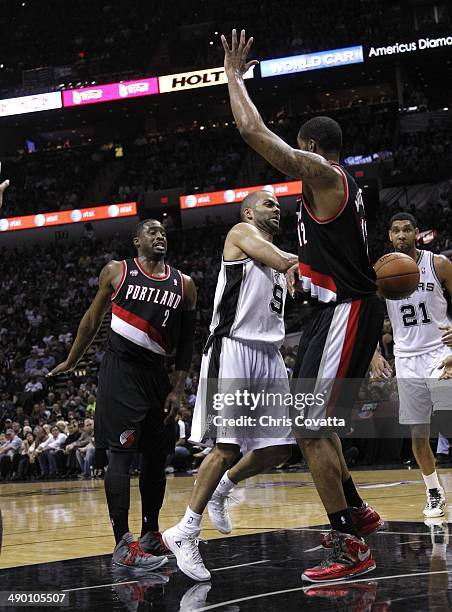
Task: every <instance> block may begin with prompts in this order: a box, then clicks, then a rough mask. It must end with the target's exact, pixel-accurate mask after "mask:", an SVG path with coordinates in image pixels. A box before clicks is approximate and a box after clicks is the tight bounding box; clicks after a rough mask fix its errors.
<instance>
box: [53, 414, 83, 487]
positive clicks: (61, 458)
mask: <svg viewBox="0 0 452 612" xmlns="http://www.w3.org/2000/svg"><path fill="white" fill-rule="evenodd" d="M67 429H68V436H67V438H66V440H65V441H64V442H63V444H62V445H61V448H60V449H58V450H57V451H56V452H55V462H56V466H57V473H59V474H62V475H63V476H64V477H66V478H73V477H74V476H76V475H77V473H78V461H77V456H76V452H77V450H76V449H75V448H74V447H72V446H71V445H72V443H73V442H76V441H77V440H78V439H79V438H80V436H81V434H82V432H81V431H80V428H79V424H78V421H76V420H73V421H71V422H70V423H69V424H68V426H67Z"/></svg>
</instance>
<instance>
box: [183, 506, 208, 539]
mask: <svg viewBox="0 0 452 612" xmlns="http://www.w3.org/2000/svg"><path fill="white" fill-rule="evenodd" d="M201 519H202V514H197V513H196V512H193V510H192V509H191V508H190V506H187V509H186V511H185V514H184V518H183V519H182V520H181V521H180V522H179V527H180V529H182V531H185V532H186V533H194V532H198V531H199V529H200V525H201Z"/></svg>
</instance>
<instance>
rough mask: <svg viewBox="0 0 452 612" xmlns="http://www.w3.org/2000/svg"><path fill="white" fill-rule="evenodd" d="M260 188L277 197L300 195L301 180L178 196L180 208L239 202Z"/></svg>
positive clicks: (186, 208)
mask: <svg viewBox="0 0 452 612" xmlns="http://www.w3.org/2000/svg"><path fill="white" fill-rule="evenodd" d="M262 190H264V191H270V192H271V193H274V194H275V195H276V196H278V197H284V196H289V195H300V193H301V181H290V182H288V183H273V184H272V185H256V186H254V187H237V188H235V189H226V190H223V191H211V192H208V193H197V194H196V195H194V194H190V195H184V196H180V198H179V202H180V207H181V209H182V210H188V209H190V208H202V207H203V206H218V205H219V204H234V203H236V202H241V201H242V200H243V199H244V198H246V196H247V195H248V194H250V193H253V192H254V191H262Z"/></svg>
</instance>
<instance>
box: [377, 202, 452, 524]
mask: <svg viewBox="0 0 452 612" xmlns="http://www.w3.org/2000/svg"><path fill="white" fill-rule="evenodd" d="M417 233H418V229H417V224H416V219H415V218H414V216H413V215H411V214H410V213H405V212H400V213H397V214H395V215H394V216H393V217H392V218H391V219H390V221H389V239H390V241H391V243H392V246H393V247H394V250H395V251H396V252H399V253H404V254H405V255H409V256H410V257H412V258H413V259H414V261H415V262H416V263H417V265H418V267H419V274H420V277H419V278H420V280H419V285H418V288H417V290H416V291H415V292H414V293H413V294H412V295H410V296H409V297H407V298H404V299H400V300H393V299H392V300H386V305H387V309H388V315H389V319H390V320H391V325H392V332H393V337H394V354H395V367H396V372H397V386H398V391H399V421H400V423H401V424H402V425H409V426H410V429H411V442H412V448H413V454H414V456H415V458H416V461H417V463H418V465H419V467H420V469H421V471H422V476H423V478H424V481H425V486H426V489H427V503H426V505H425V508H424V516H425V517H426V518H427V519H429V518H436V517H439V516H442V515H443V514H444V507H445V504H446V499H445V495H444V489H443V488H442V486H441V484H440V481H439V479H438V475H437V473H436V470H435V457H434V455H433V453H432V449H431V448H430V420H431V416H432V407H433V413H434V416H435V421H436V422H437V424H438V426H439V430H440V431H441V432H442V433H444V434H445V435H447V434H448V433H449V432H450V429H451V428H450V425H448V423H447V421H448V420H450V415H451V412H450V411H451V410H452V389H451V387H450V383H446V382H443V381H441V382H438V379H443V380H444V379H446V378H450V377H451V376H452V321H451V320H450V319H449V318H448V316H447V300H446V297H445V291H447V292H448V293H449V296H452V263H451V262H450V261H449V260H448V259H447V258H446V257H444V256H443V255H434V254H433V253H431V252H430V251H422V250H419V249H417V248H416V235H417ZM388 368H389V365H388V364H387V363H386V361H385V360H384V359H383V358H382V357H381V356H379V354H378V353H376V354H375V356H374V359H373V361H372V374H373V375H374V376H375V377H376V378H384V377H386V376H388V374H389V372H390V369H389V372H388ZM385 370H386V372H385Z"/></svg>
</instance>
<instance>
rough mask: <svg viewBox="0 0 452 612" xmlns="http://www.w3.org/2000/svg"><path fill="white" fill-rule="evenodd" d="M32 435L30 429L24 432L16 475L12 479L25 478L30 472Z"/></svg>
mask: <svg viewBox="0 0 452 612" xmlns="http://www.w3.org/2000/svg"><path fill="white" fill-rule="evenodd" d="M33 442H34V436H33V434H32V432H31V431H28V432H27V433H26V434H25V439H24V443H23V445H22V449H21V451H20V456H19V461H18V464H17V471H16V475H15V476H14V477H13V478H12V480H27V479H28V478H29V477H30V474H31V464H30V448H31V447H32V446H33Z"/></svg>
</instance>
